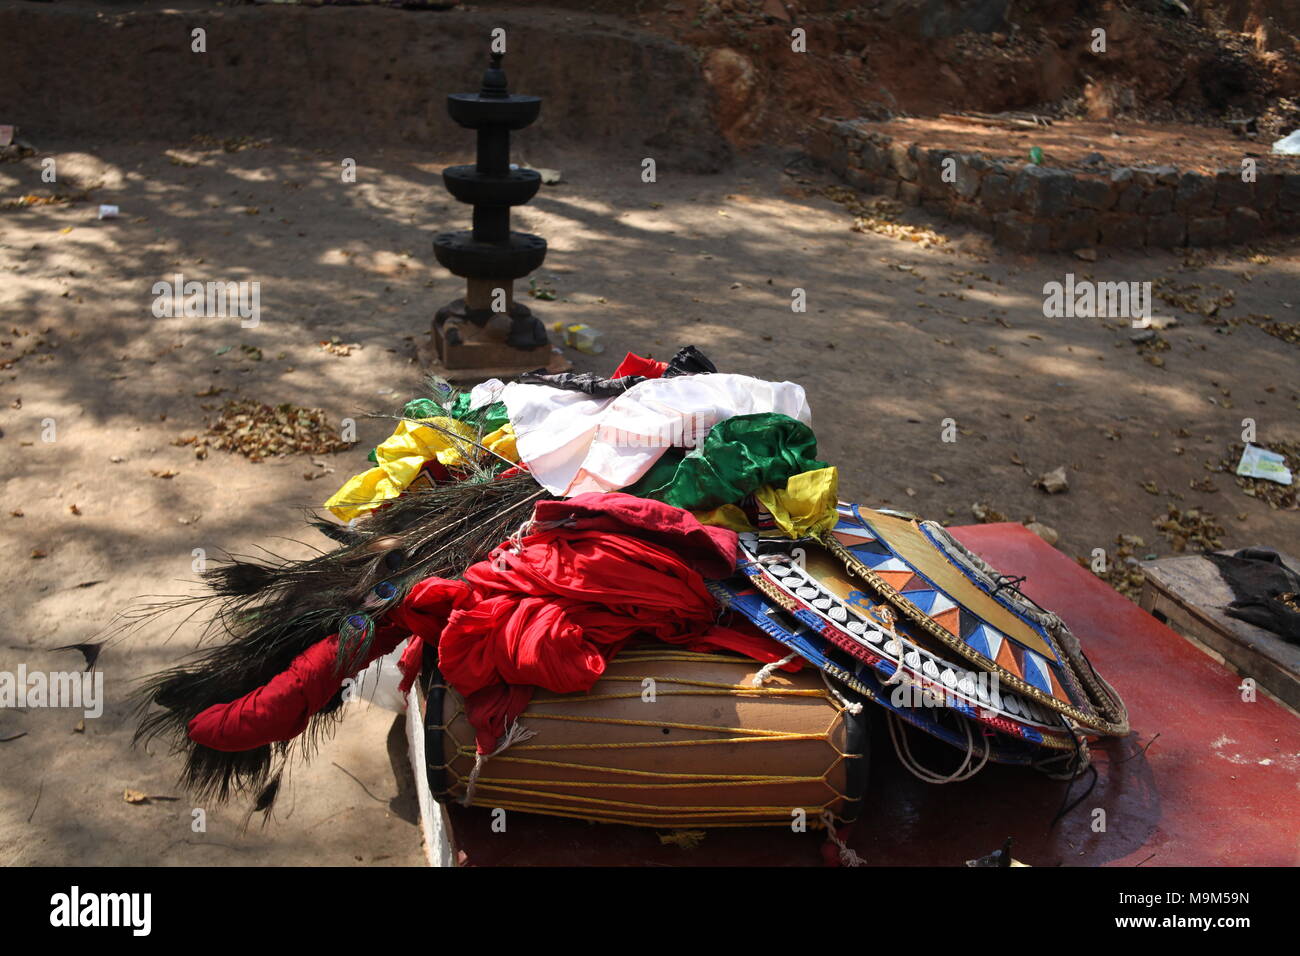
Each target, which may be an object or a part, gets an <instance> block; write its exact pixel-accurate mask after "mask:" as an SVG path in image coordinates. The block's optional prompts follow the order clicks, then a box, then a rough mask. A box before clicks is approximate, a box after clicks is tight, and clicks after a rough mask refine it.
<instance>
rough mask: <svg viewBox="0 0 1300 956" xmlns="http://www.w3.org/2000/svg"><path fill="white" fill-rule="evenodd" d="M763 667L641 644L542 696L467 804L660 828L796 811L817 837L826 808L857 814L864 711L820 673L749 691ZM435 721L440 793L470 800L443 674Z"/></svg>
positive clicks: (431, 696)
mask: <svg viewBox="0 0 1300 956" xmlns="http://www.w3.org/2000/svg"><path fill="white" fill-rule="evenodd" d="M758 669H759V665H758V664H757V663H756V662H754V661H751V660H748V659H746V658H742V657H737V656H732V655H724V654H697V653H693V652H690V651H684V650H681V649H679V648H675V647H671V646H669V645H665V644H648V645H647V644H637V645H632V646H629V647H628V648H625V649H624V650H623V651H622V652H621V653H620V654H619V655H618V656H617V657H616V658H615V659H614V660H613V661H612V662H611V663H610V664H609V666H608V668H607V669H606V671H605V674H604V675H603V676H602V678H601V679H600V680H599V681H598V682H597V683H596V684H595V686H593V687H592V688H591V690H590V691H589V692H588V693H585V694H554V693H551V692H549V691H545V690H541V689H538V690H537V692H536V694H535V696H534V698H533V700H532V703H530V704H529V706H528V709H527V710H526V711H525V712H524V714H523V715H522V716H521V717H520V718H519V723H520V724H521V725H522V726H523V727H524V728H526V729H527V730H530V731H532V732H533V733H534V736H532V737H530V738H528V739H526V740H522V741H519V742H517V743H515V744H513V745H511V746H510V747H508V748H507V749H506V750H504V751H503V752H501V753H499V754H497V755H496V756H494V757H492V758H491V759H489V760H487V761H486V762H485V763H484V764H483V767H482V769H481V770H480V772H479V776H478V778H477V780H475V781H474V788H473V796H472V799H471V805H472V806H482V807H492V808H496V807H500V808H503V809H506V810H521V811H526V812H531V813H542V814H548V815H553V816H561V817H572V818H576V819H582V820H593V821H599V822H606V823H626V824H631V825H634V826H647V827H657V828H661V829H670V828H674V827H694V828H707V827H720V826H726V827H736V826H790V825H791V824H792V822H793V821H794V820H796V819H797V818H800V817H802V818H803V819H805V820H806V822H807V826H808V827H809V828H810V829H811V828H816V827H820V826H822V820H821V817H822V813H823V812H824V811H829V812H830V813H831V814H832V815H833V816H834V817H835V818H836V819H837V820H838V821H842V822H849V821H851V820H853V819H856V817H857V813H858V810H859V807H860V804H861V801H862V796H863V793H864V791H865V788H866V779H867V739H868V728H867V725H866V715H865V708H864V709H863V712H862V713H860V714H857V715H854V714H852V713H850V712H849V711H848V710H846V709H845V708H844V707H843V706H842V704H841V703H840V702H839V701H837V700H836V699H835V697H834V696H832V694H831V693H830V692H829V691H828V690H827V687H826V685H825V683H824V682H823V680H822V678H821V676H820V675H819V673H818V671H817V670H816V668H813V667H809V666H805V667H804V669H803V670H802V671H800V672H799V673H796V674H789V673H786V672H784V671H777V672H776V673H774V674H773V675H771V676H770V677H769V678H768V679H767V681H766V682H765V683H764V684H763V685H762V686H761V687H754V686H753V685H752V678H753V677H754V675H755V673H756V672H757V670H758ZM438 714H441V715H442V717H441V721H440V722H439V721H438V720H437V715H438ZM426 723H427V733H426V741H427V747H428V750H429V756H430V759H429V777H430V781H429V782H430V786H431V789H432V790H433V793H434V795H435V797H437V798H438V799H439V800H458V801H459V800H463V798H464V795H465V791H466V786H467V782H468V780H469V778H470V775H471V773H472V770H473V767H474V731H473V728H472V727H471V726H470V724H469V722H468V720H466V718H465V713H464V707H463V704H462V701H461V699H460V696H459V695H458V694H457V693H456V692H455V691H454V690H453V689H451V688H450V687H447V686H446V685H445V684H443V683H442V682H441V678H440V677H437V676H435V678H434V680H433V682H432V684H431V685H430V687H429V692H428V715H427V717H426ZM438 755H441V758H442V759H438ZM796 810H802V811H803V814H796V813H795V811H796Z"/></svg>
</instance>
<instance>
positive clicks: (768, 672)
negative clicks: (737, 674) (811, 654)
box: [750, 651, 799, 687]
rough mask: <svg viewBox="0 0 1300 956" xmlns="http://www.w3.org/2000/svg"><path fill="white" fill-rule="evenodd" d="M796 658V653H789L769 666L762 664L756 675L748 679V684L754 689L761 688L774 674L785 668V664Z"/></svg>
mask: <svg viewBox="0 0 1300 956" xmlns="http://www.w3.org/2000/svg"><path fill="white" fill-rule="evenodd" d="M798 656H799V654H798V652H797V651H791V652H790V653H789V654H787V655H786V656H785V657H783V658H781V659H780V660H779V661H772V663H770V664H764V665H763V666H762V667H760V668H759V669H758V673H757V674H755V675H754V676H753V677H752V678H751V679H750V684H751V685H753V686H754V687H762V686H763V685H764V684H766V683H767V682H768V681H769V680H771V679H772V675H773V674H775V673H776V672H777V671H778V670H780V669H781V668H782V667H785V665H786V664H789V663H790V662H791V661H793V660H794V659H795V658H796V657H798Z"/></svg>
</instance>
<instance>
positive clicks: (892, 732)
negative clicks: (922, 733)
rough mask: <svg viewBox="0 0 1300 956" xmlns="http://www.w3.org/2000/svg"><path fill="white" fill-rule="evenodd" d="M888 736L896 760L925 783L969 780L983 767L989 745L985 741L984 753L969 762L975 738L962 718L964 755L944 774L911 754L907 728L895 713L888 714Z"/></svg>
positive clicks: (968, 724) (987, 758) (969, 726)
mask: <svg viewBox="0 0 1300 956" xmlns="http://www.w3.org/2000/svg"><path fill="white" fill-rule="evenodd" d="M888 717H889V738H890V740H891V741H893V744H894V752H895V753H896V754H898V762H899V763H901V764H902V765H903V766H904V767H905V768H907V770H908V772H910V773H911V774H912V776H914V777H916V778H917V779H918V780H921V781H923V782H925V783H933V784H936V785H937V784H945V783H960V782H961V781H963V780H969V779H970V778H971V777H973V776H975V774H977V773H979V772H980V771H981V770H983V769H984V765H985V764H986V763H988V760H989V751H990V747H989V744H988V742H987V741H985V743H984V753H983V755H982V756H981V757H980V761H979V763H977V764H974V765H972V764H971V758H972V757H974V756H975V738H974V735H973V734H972V733H971V725H970V722H969V721H966V720H963V721H962V727H963V728H964V729H965V731H966V756H965V758H964V759H963V760H962V762H961V764H960V765H959V766H958V767H957V769H956V770H954V771H953V772H952V773H950V774H947V775H944V774H939V773H936V772H935V771H933V770H930V769H929V768H927V767H923V766H921V764H920V762H919V761H918V760H917V759H916V758H915V757H914V756H913V755H912V750H911V748H910V747H909V746H908V743H907V729H906V727H904V726H903V720H902V718H901V717H899V716H897V715H896V714H889V715H888Z"/></svg>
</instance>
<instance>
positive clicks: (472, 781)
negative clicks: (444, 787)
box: [460, 720, 537, 807]
mask: <svg viewBox="0 0 1300 956" xmlns="http://www.w3.org/2000/svg"><path fill="white" fill-rule="evenodd" d="M536 736H537V731H535V730H528V729H527V728H526V727H524V726H523V724H521V723H519V721H517V720H516V721H515V722H514V723H513V724H511V726H510V730H508V731H507V732H506V735H505V736H504V737H502V738H501V742H500V743H498V744H497V749H496V750H494V751H492V752H491V753H490V754H475V755H474V769H473V770H471V771H470V772H469V778H468V779H467V780H466V781H465V796H463V797H461V798H460V805H461V806H462V807H468V806H469V805H470V804H471V803H473V802H474V789H475V788H476V787H477V786H478V777H479V774H481V773H482V772H483V765H484V764H486V763H487V762H488V761H489V760H491V759H492V758H493V757H495V756H497V754H499V753H501V752H502V751H503V750H505V749H506V748H507V747H509V746H510V745H512V744H517V743H521V742H522V741H525V740H528V739H529V738H530V737H536Z"/></svg>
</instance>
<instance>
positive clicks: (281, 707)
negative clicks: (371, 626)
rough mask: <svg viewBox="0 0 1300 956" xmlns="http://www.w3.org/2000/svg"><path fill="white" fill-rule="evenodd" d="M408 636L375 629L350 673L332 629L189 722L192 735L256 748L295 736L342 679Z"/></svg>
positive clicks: (216, 746) (215, 745) (221, 746)
mask: <svg viewBox="0 0 1300 956" xmlns="http://www.w3.org/2000/svg"><path fill="white" fill-rule="evenodd" d="M405 639H406V631H404V630H402V629H401V628H397V627H392V626H385V627H380V628H379V629H378V630H377V631H376V632H375V639H374V642H373V643H372V645H371V648H370V653H369V654H368V655H367V656H366V658H365V659H364V660H362V661H358V662H357V664H356V666H355V667H354V668H353V669H352V670H351V671H350V673H346V674H344V673H340V672H339V670H338V666H337V662H338V650H339V637H338V635H337V634H331V635H330V636H329V637H327V638H325V639H324V640H322V641H318V642H317V643H315V644H313V645H312V646H311V647H309V648H308V649H307V650H305V651H303V652H302V653H301V654H299V655H298V656H297V657H295V658H294V659H293V663H292V664H290V665H289V669H288V670H286V671H284V672H283V673H281V674H278V675H276V676H275V677H273V678H272V679H271V680H270V681H269V682H267V683H266V684H265V685H264V686H262V687H259V688H258V689H257V690H255V691H252V692H251V693H248V694H245V695H244V696H243V697H240V698H239V699H238V700H234V701H231V702H230V703H228V704H213V705H212V706H211V707H209V708H207V710H204V711H202V712H201V713H200V714H199V715H198V716H196V717H195V718H194V719H193V720H191V721H190V722H189V726H188V728H187V730H188V733H189V737H190V739H191V740H193V741H195V742H196V743H200V744H203V745H204V746H205V747H211V748H212V749H213V750H224V751H230V752H233V751H239V750H253V749H255V748H257V747H261V746H263V745H264V744H269V743H271V742H272V741H276V740H292V739H293V738H294V737H297V736H298V735H299V734H301V733H302V732H303V731H304V730H306V729H307V720H308V719H309V718H310V717H311V715H312V714H314V713H316V712H317V711H318V710H320V709H321V708H322V707H324V706H325V705H326V704H327V703H329V700H330V698H331V697H333V696H334V695H335V694H337V693H338V692H339V688H340V687H342V686H343V680H344V678H346V677H351V676H353V675H354V674H356V673H357V672H358V671H360V670H361V669H362V668H363V667H365V666H366V664H368V663H370V661H372V660H374V659H375V658H377V657H382V656H383V655H385V654H387V653H388V652H389V651H391V650H393V649H394V648H396V647H397V645H399V644H401V643H402V641H403V640H405Z"/></svg>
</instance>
